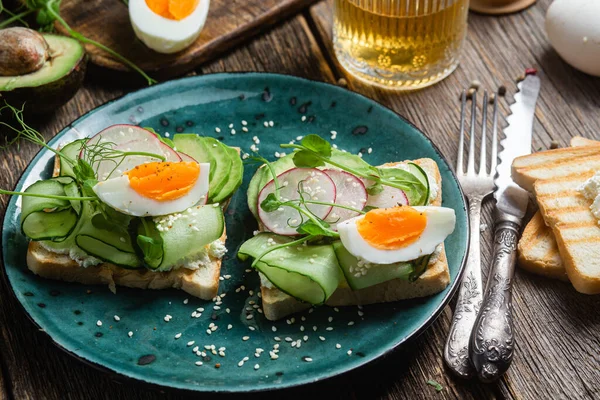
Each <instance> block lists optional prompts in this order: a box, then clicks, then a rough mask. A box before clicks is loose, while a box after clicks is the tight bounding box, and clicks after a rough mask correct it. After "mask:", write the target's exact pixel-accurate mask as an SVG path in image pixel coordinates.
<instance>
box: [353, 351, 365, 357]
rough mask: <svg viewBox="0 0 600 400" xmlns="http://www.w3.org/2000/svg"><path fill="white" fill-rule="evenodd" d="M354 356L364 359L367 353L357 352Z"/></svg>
mask: <svg viewBox="0 0 600 400" xmlns="http://www.w3.org/2000/svg"><path fill="white" fill-rule="evenodd" d="M354 354H356V355H357V356H359V357H364V356H365V353H363V352H362V351H357V352H356V353H354Z"/></svg>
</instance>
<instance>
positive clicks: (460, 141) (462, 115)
mask: <svg viewBox="0 0 600 400" xmlns="http://www.w3.org/2000/svg"><path fill="white" fill-rule="evenodd" d="M466 108H467V91H466V90H463V91H462V96H461V106H460V137H459V139H458V156H457V157H456V173H457V174H458V175H463V174H464V173H465V171H464V168H463V163H464V161H463V157H464V146H465V113H466V112H465V109H466Z"/></svg>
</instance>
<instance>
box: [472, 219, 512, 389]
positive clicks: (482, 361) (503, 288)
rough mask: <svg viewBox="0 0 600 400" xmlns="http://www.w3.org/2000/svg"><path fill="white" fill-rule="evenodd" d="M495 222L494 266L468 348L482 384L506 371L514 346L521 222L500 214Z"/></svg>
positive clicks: (493, 379)
mask: <svg viewBox="0 0 600 400" xmlns="http://www.w3.org/2000/svg"><path fill="white" fill-rule="evenodd" d="M497 221H498V222H497V223H496V232H495V240H494V257H493V264H492V268H491V270H490V273H489V277H488V282H487V285H486V289H485V296H484V300H483V303H482V305H481V312H480V313H479V315H478V316H477V320H476V321H475V326H474V328H473V332H472V333H471V340H470V345H469V355H470V357H471V362H472V363H473V365H474V366H475V369H476V371H477V375H478V376H479V379H480V380H481V381H483V382H492V381H495V380H496V379H498V378H500V377H501V376H502V375H503V374H504V373H505V372H506V370H508V367H509V366H510V363H511V362H512V358H513V351H514V346H515V336H514V328H513V315H512V305H511V299H512V282H513V276H514V272H515V261H516V258H517V241H518V238H519V230H520V229H521V220H520V219H518V218H515V217H512V216H510V215H508V214H500V213H499V215H498V219H497Z"/></svg>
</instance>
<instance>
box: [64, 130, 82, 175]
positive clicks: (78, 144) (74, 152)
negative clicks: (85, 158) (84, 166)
mask: <svg viewBox="0 0 600 400" xmlns="http://www.w3.org/2000/svg"><path fill="white" fill-rule="evenodd" d="M85 142H87V139H79V140H75V141H74V142H71V143H69V144H67V145H66V146H65V147H63V148H62V149H60V152H61V154H63V155H65V156H66V157H68V158H70V159H72V160H75V161H77V159H78V158H79V153H81V149H82V148H83V145H84V144H85ZM60 176H71V177H73V178H75V173H74V172H73V166H72V165H71V164H70V163H69V162H68V161H66V160H65V158H64V157H60Z"/></svg>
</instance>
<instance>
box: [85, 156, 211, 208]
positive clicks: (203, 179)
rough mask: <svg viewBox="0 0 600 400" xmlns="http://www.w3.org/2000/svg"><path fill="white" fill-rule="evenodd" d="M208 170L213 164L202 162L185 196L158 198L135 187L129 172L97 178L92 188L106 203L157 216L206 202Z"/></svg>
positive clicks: (113, 206) (114, 206)
mask: <svg viewBox="0 0 600 400" xmlns="http://www.w3.org/2000/svg"><path fill="white" fill-rule="evenodd" d="M209 173H210V164H208V163H201V164H200V176H198V179H197V180H196V183H195V184H194V186H192V188H191V189H190V191H189V192H188V193H186V194H185V195H184V196H182V197H180V198H178V199H175V200H166V201H158V200H154V199H150V198H148V197H144V196H142V195H141V194H139V193H138V192H136V191H135V190H133V188H132V187H131V185H130V184H129V177H128V176H127V175H122V176H119V177H117V178H111V179H108V180H106V181H102V182H98V183H97V184H96V186H94V187H93V190H94V192H95V193H96V195H97V196H98V197H99V198H100V200H102V202H103V203H106V204H108V205H109V206H110V207H112V208H114V209H115V210H117V211H119V212H121V213H123V214H127V215H131V216H134V217H156V216H159V215H167V214H173V213H178V212H182V211H185V210H187V209H188V208H190V207H192V206H195V205H196V204H198V203H201V204H204V202H205V200H206V196H207V194H208V177H209Z"/></svg>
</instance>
